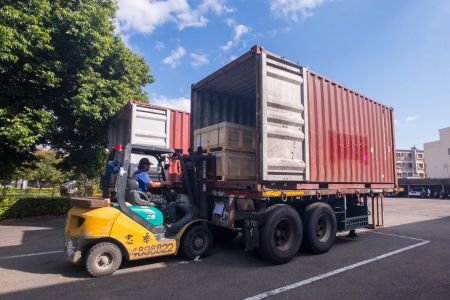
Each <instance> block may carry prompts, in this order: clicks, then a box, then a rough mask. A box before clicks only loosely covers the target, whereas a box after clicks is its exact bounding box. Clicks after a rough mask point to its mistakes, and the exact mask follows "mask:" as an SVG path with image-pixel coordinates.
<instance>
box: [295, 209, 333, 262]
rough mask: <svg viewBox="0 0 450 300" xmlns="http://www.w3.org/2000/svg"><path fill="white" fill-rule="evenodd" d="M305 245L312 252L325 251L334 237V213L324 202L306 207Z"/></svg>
mask: <svg viewBox="0 0 450 300" xmlns="http://www.w3.org/2000/svg"><path fill="white" fill-rule="evenodd" d="M303 221H304V222H305V223H304V226H303V228H304V230H305V232H304V236H305V245H306V247H307V248H308V249H309V250H310V251H311V252H313V253H317V254H319V253H324V252H327V251H328V250H329V249H330V248H331V247H332V246H333V244H334V240H335V239H336V228H337V225H336V215H335V214H334V211H333V209H332V208H331V206H329V205H328V204H326V203H321V202H318V203H313V204H311V205H309V206H307V207H306V209H305V213H304V217H303Z"/></svg>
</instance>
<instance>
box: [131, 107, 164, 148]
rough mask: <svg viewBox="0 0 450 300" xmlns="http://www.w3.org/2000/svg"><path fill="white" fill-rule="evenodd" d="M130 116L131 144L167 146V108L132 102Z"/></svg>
mask: <svg viewBox="0 0 450 300" xmlns="http://www.w3.org/2000/svg"><path fill="white" fill-rule="evenodd" d="M132 118H133V120H132V122H131V124H132V125H131V139H130V142H131V143H132V144H139V145H148V146H159V147H163V148H168V147H169V143H170V137H169V132H170V130H169V126H170V111H169V110H167V109H156V108H152V107H147V106H144V105H138V104H134V105H133V114H132Z"/></svg>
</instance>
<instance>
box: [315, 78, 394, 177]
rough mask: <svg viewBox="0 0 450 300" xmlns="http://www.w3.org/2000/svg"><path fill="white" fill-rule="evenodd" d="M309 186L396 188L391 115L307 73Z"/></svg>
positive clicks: (371, 102) (375, 104) (345, 89)
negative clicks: (391, 185) (359, 184)
mask: <svg viewBox="0 0 450 300" xmlns="http://www.w3.org/2000/svg"><path fill="white" fill-rule="evenodd" d="M307 78H308V119H309V162H310V166H311V168H310V181H315V182H377V183H392V182H395V166H394V155H395V149H394V147H395V146H394V137H393V130H394V129H393V127H392V125H393V110H392V109H391V108H388V107H386V106H384V105H381V104H379V103H376V102H375V101H373V100H371V99H369V98H367V97H365V96H363V95H360V94H358V93H355V92H354V91H352V90H350V89H347V88H345V87H343V86H341V85H339V84H337V83H335V82H333V81H330V80H328V79H326V78H324V77H322V76H320V75H318V74H316V73H314V72H312V71H308V77H307Z"/></svg>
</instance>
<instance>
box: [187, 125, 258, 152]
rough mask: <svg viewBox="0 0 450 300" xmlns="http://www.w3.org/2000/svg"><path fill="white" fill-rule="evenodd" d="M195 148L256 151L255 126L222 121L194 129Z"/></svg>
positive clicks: (211, 150)
mask: <svg viewBox="0 0 450 300" xmlns="http://www.w3.org/2000/svg"><path fill="white" fill-rule="evenodd" d="M194 145H195V149H197V148H198V147H200V146H201V147H202V148H203V149H205V150H207V151H210V152H213V151H222V150H233V151H242V152H255V151H256V137H255V128H254V127H251V126H246V125H241V124H236V123H230V122H222V123H219V124H215V125H211V126H208V127H204V128H200V129H197V130H195V131H194Z"/></svg>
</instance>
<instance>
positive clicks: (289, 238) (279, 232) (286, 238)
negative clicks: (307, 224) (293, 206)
mask: <svg viewBox="0 0 450 300" xmlns="http://www.w3.org/2000/svg"><path fill="white" fill-rule="evenodd" d="M293 232H294V224H293V223H292V221H291V220H289V219H287V218H285V219H282V220H281V221H280V222H279V223H278V224H277V226H276V227H275V231H274V233H273V239H274V242H275V246H276V247H277V248H278V250H280V251H287V250H289V249H290V248H291V246H292V243H293V241H294V235H293Z"/></svg>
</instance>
